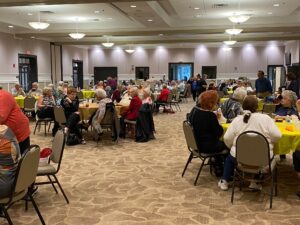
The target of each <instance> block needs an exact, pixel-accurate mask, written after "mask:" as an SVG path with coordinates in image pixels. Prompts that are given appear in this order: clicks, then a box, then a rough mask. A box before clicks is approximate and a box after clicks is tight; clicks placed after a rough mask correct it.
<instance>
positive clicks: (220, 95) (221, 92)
mask: <svg viewBox="0 0 300 225" xmlns="http://www.w3.org/2000/svg"><path fill="white" fill-rule="evenodd" d="M218 96H219V99H221V98H223V97H224V92H223V91H218Z"/></svg>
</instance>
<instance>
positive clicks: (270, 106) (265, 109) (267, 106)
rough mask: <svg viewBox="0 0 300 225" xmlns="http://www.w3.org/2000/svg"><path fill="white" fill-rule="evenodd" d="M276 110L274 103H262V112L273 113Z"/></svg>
mask: <svg viewBox="0 0 300 225" xmlns="http://www.w3.org/2000/svg"><path fill="white" fill-rule="evenodd" d="M275 110H276V105H275V104H264V105H263V110H262V111H263V113H268V114H272V113H274V112H275Z"/></svg>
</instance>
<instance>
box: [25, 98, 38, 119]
mask: <svg viewBox="0 0 300 225" xmlns="http://www.w3.org/2000/svg"><path fill="white" fill-rule="evenodd" d="M35 102H36V100H35V98H34V97H30V96H26V97H25V98H24V108H23V112H24V113H25V115H27V116H31V115H32V113H33V112H35Z"/></svg>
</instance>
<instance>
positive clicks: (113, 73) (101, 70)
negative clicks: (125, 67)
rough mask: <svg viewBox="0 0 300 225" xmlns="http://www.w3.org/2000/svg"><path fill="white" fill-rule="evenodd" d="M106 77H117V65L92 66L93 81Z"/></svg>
mask: <svg viewBox="0 0 300 225" xmlns="http://www.w3.org/2000/svg"><path fill="white" fill-rule="evenodd" d="M107 77H116V78H118V67H94V82H95V84H97V83H98V82H99V81H101V80H102V81H103V80H106V79H107Z"/></svg>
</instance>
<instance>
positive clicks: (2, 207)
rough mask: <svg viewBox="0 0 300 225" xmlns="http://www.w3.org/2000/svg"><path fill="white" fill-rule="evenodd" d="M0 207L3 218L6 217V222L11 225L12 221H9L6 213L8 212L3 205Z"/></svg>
mask: <svg viewBox="0 0 300 225" xmlns="http://www.w3.org/2000/svg"><path fill="white" fill-rule="evenodd" d="M1 209H2V211H3V213H4V216H5V218H6V220H7V222H8V224H9V225H13V223H12V221H11V219H10V216H9V215H8V212H7V209H6V208H5V206H1Z"/></svg>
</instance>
